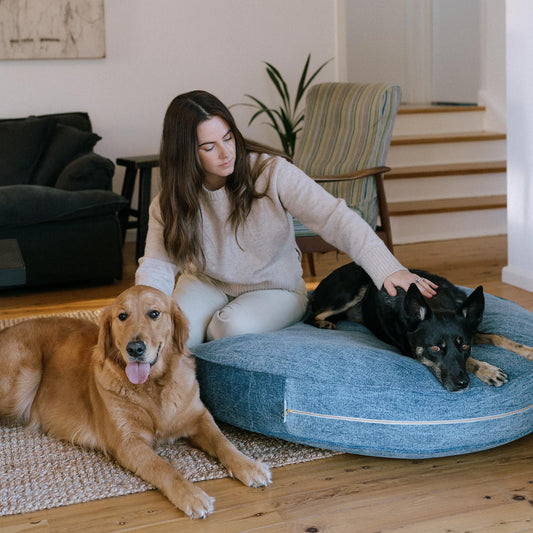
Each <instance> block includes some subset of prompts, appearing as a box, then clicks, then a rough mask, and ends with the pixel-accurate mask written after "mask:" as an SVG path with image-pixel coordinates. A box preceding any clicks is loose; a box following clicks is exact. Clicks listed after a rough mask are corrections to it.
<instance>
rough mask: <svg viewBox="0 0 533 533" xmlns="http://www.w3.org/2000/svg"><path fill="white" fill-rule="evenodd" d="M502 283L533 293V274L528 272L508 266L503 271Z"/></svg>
mask: <svg viewBox="0 0 533 533" xmlns="http://www.w3.org/2000/svg"><path fill="white" fill-rule="evenodd" d="M502 281H503V282H504V283H509V285H514V286H515V287H519V288H520V289H524V290H526V291H529V292H533V272H526V271H524V270H520V269H516V268H513V267H511V266H509V265H507V266H506V267H503V269H502Z"/></svg>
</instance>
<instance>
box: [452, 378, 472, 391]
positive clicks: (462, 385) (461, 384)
mask: <svg viewBox="0 0 533 533" xmlns="http://www.w3.org/2000/svg"><path fill="white" fill-rule="evenodd" d="M468 385H470V380H469V379H468V378H461V379H458V380H457V381H456V383H455V386H456V387H457V390H464V389H466V388H467V387H468Z"/></svg>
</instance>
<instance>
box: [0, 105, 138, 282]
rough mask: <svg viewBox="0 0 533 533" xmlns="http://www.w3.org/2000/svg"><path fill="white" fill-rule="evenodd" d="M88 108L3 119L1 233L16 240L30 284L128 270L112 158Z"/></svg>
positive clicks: (92, 278)
mask: <svg viewBox="0 0 533 533" xmlns="http://www.w3.org/2000/svg"><path fill="white" fill-rule="evenodd" d="M100 138H101V137H99V136H98V135H97V134H95V133H93V131H92V125H91V121H90V119H89V115H88V114H87V113H83V112H76V113H61V114H53V115H40V116H35V117H27V118H23V119H22V118H21V119H2V120H0V239H16V240H17V242H18V245H19V247H20V250H21V253H22V257H23V260H24V263H25V265H26V284H27V285H29V286H38V285H49V284H64V283H74V282H95V283H107V282H111V281H112V280H114V279H120V278H121V277H122V245H123V242H122V232H121V228H120V223H119V216H118V215H119V213H120V211H121V210H123V209H126V208H127V207H128V201H127V200H126V199H125V198H123V197H122V196H120V195H119V194H116V193H114V192H113V191H112V190H111V189H112V180H113V175H114V170H115V166H114V164H113V162H112V161H110V160H109V159H107V158H104V157H102V156H101V155H98V154H96V153H95V152H94V151H93V147H94V145H95V144H96V143H97V142H98V141H99V140H100Z"/></svg>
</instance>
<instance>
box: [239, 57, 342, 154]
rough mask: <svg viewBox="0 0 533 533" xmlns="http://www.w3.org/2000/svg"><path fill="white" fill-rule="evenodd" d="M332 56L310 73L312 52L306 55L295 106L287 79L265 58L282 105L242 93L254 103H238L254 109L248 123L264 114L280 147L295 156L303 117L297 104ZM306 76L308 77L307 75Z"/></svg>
mask: <svg viewBox="0 0 533 533" xmlns="http://www.w3.org/2000/svg"><path fill="white" fill-rule="evenodd" d="M332 59H333V58H331V59H328V61H325V62H324V63H322V65H320V66H319V67H318V68H317V69H316V70H315V71H314V72H313V73H312V74H311V75H309V64H310V62H311V54H308V55H307V59H306V61H305V64H304V68H303V70H302V73H301V75H300V79H299V81H298V87H297V90H296V95H295V99H294V107H291V96H290V91H289V88H288V86H287V83H286V81H285V79H284V78H283V76H282V75H281V73H280V72H279V70H278V69H277V68H276V67H275V66H274V65H272V63H268V62H266V61H265V65H266V72H267V75H268V77H269V79H270V81H271V82H272V84H273V85H274V88H275V89H276V91H277V93H278V94H279V96H280V98H281V105H280V106H278V107H270V106H268V105H266V104H265V103H264V102H262V101H261V100H259V99H258V98H256V97H255V96H252V95H251V94H245V95H244V96H245V97H246V98H249V99H250V100H252V102H253V103H243V104H238V105H246V106H248V107H251V108H253V109H255V112H254V114H253V115H252V117H251V118H250V121H249V122H248V125H250V124H252V123H253V122H254V121H255V120H256V119H257V118H258V117H260V116H261V115H263V114H265V115H266V116H267V118H268V121H267V122H265V124H267V125H268V126H270V127H271V128H273V129H274V131H275V132H276V133H277V134H278V137H279V139H280V142H281V145H282V147H283V151H284V152H285V153H286V154H287V155H288V156H289V157H291V158H292V157H293V156H294V148H295V146H296V139H297V136H298V133H299V132H300V131H301V130H302V127H301V126H300V125H301V124H302V122H303V120H304V112H303V111H298V106H299V104H300V103H301V101H302V99H303V97H304V94H305V91H306V90H307V89H308V87H309V85H310V84H311V83H312V81H313V80H314V79H315V78H316V77H317V76H318V74H319V73H320V72H321V71H322V69H323V68H324V67H325V66H326V65H327V64H328V63H329V62H330V61H332ZM308 76H309V77H308Z"/></svg>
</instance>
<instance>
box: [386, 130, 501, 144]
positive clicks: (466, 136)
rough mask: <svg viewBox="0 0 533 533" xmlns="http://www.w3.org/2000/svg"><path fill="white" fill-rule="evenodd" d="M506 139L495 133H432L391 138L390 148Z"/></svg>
mask: <svg viewBox="0 0 533 533" xmlns="http://www.w3.org/2000/svg"><path fill="white" fill-rule="evenodd" d="M506 138H507V136H506V134H505V133H500V132H495V131H468V132H459V133H434V134H427V135H397V136H395V137H393V138H392V140H391V146H403V145H416V144H436V143H457V142H474V141H499V140H505V139H506Z"/></svg>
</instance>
